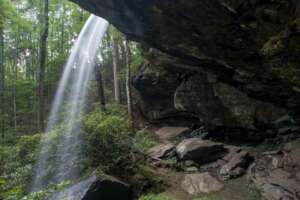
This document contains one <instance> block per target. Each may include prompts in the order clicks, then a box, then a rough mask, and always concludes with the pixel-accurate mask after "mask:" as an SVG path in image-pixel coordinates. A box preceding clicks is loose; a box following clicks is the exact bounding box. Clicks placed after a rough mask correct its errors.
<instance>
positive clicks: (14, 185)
mask: <svg viewBox="0 0 300 200" xmlns="http://www.w3.org/2000/svg"><path fill="white" fill-rule="evenodd" d="M40 138H41V135H39V134H36V135H32V136H22V137H19V138H18V140H17V142H16V143H14V144H9V145H1V146H0V158H1V160H0V199H5V200H19V199H20V198H21V197H22V196H24V194H25V193H26V189H27V187H28V183H30V179H31V176H32V172H33V166H34V162H35V159H36V157H37V149H38V145H39V142H40Z"/></svg>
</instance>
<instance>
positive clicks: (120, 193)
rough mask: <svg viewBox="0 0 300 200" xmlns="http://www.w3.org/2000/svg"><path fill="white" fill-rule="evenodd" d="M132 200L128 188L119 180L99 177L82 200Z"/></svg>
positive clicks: (103, 176)
mask: <svg viewBox="0 0 300 200" xmlns="http://www.w3.org/2000/svg"><path fill="white" fill-rule="evenodd" d="M98 199H103V200H120V199H122V200H132V197H131V190H130V186H129V185H127V184H126V183H123V182H121V181H120V180H118V179H116V178H114V177H111V176H107V175H101V176H99V177H98V178H97V179H96V180H95V181H94V182H93V183H92V184H91V185H90V186H89V187H88V189H87V191H86V193H85V195H84V196H83V198H82V200H98Z"/></svg>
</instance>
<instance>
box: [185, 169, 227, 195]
mask: <svg viewBox="0 0 300 200" xmlns="http://www.w3.org/2000/svg"><path fill="white" fill-rule="evenodd" d="M181 187H182V189H183V190H185V191H186V192H187V193H189V194H190V195H200V194H203V193H206V194H207V193H211V192H216V191H219V190H221V189H222V188H223V187H224V186H223V184H222V183H221V182H219V181H218V180H217V179H216V178H214V177H212V176H211V175H210V174H209V173H208V172H205V173H194V174H186V175H185V176H184V179H183V181H182V183H181Z"/></svg>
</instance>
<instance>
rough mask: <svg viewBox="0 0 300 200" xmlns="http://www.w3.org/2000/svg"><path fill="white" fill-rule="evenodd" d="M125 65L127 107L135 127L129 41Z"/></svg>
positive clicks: (126, 46) (130, 119) (126, 43)
mask: <svg viewBox="0 0 300 200" xmlns="http://www.w3.org/2000/svg"><path fill="white" fill-rule="evenodd" d="M124 50H125V65H126V95H127V106H128V116H129V124H130V125H131V127H133V113H132V95H131V87H130V86H131V85H130V79H131V70H130V62H131V61H130V49H129V46H128V41H127V40H126V41H125V49H124Z"/></svg>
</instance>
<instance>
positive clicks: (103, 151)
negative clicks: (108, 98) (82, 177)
mask: <svg viewBox="0 0 300 200" xmlns="http://www.w3.org/2000/svg"><path fill="white" fill-rule="evenodd" d="M84 127H85V131H84V138H85V140H86V144H87V150H88V157H90V159H91V160H92V161H93V162H94V161H96V163H99V162H105V161H106V162H117V161H118V160H119V159H122V158H123V157H124V156H125V154H128V151H130V149H131V145H130V135H131V132H130V130H129V126H128V122H127V119H126V117H125V114H124V113H122V112H120V110H118V109H116V107H115V106H110V107H108V108H107V110H106V111H101V110H100V108H97V109H95V110H94V111H93V112H91V113H89V114H88V115H87V116H86V117H85V119H84Z"/></svg>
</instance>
